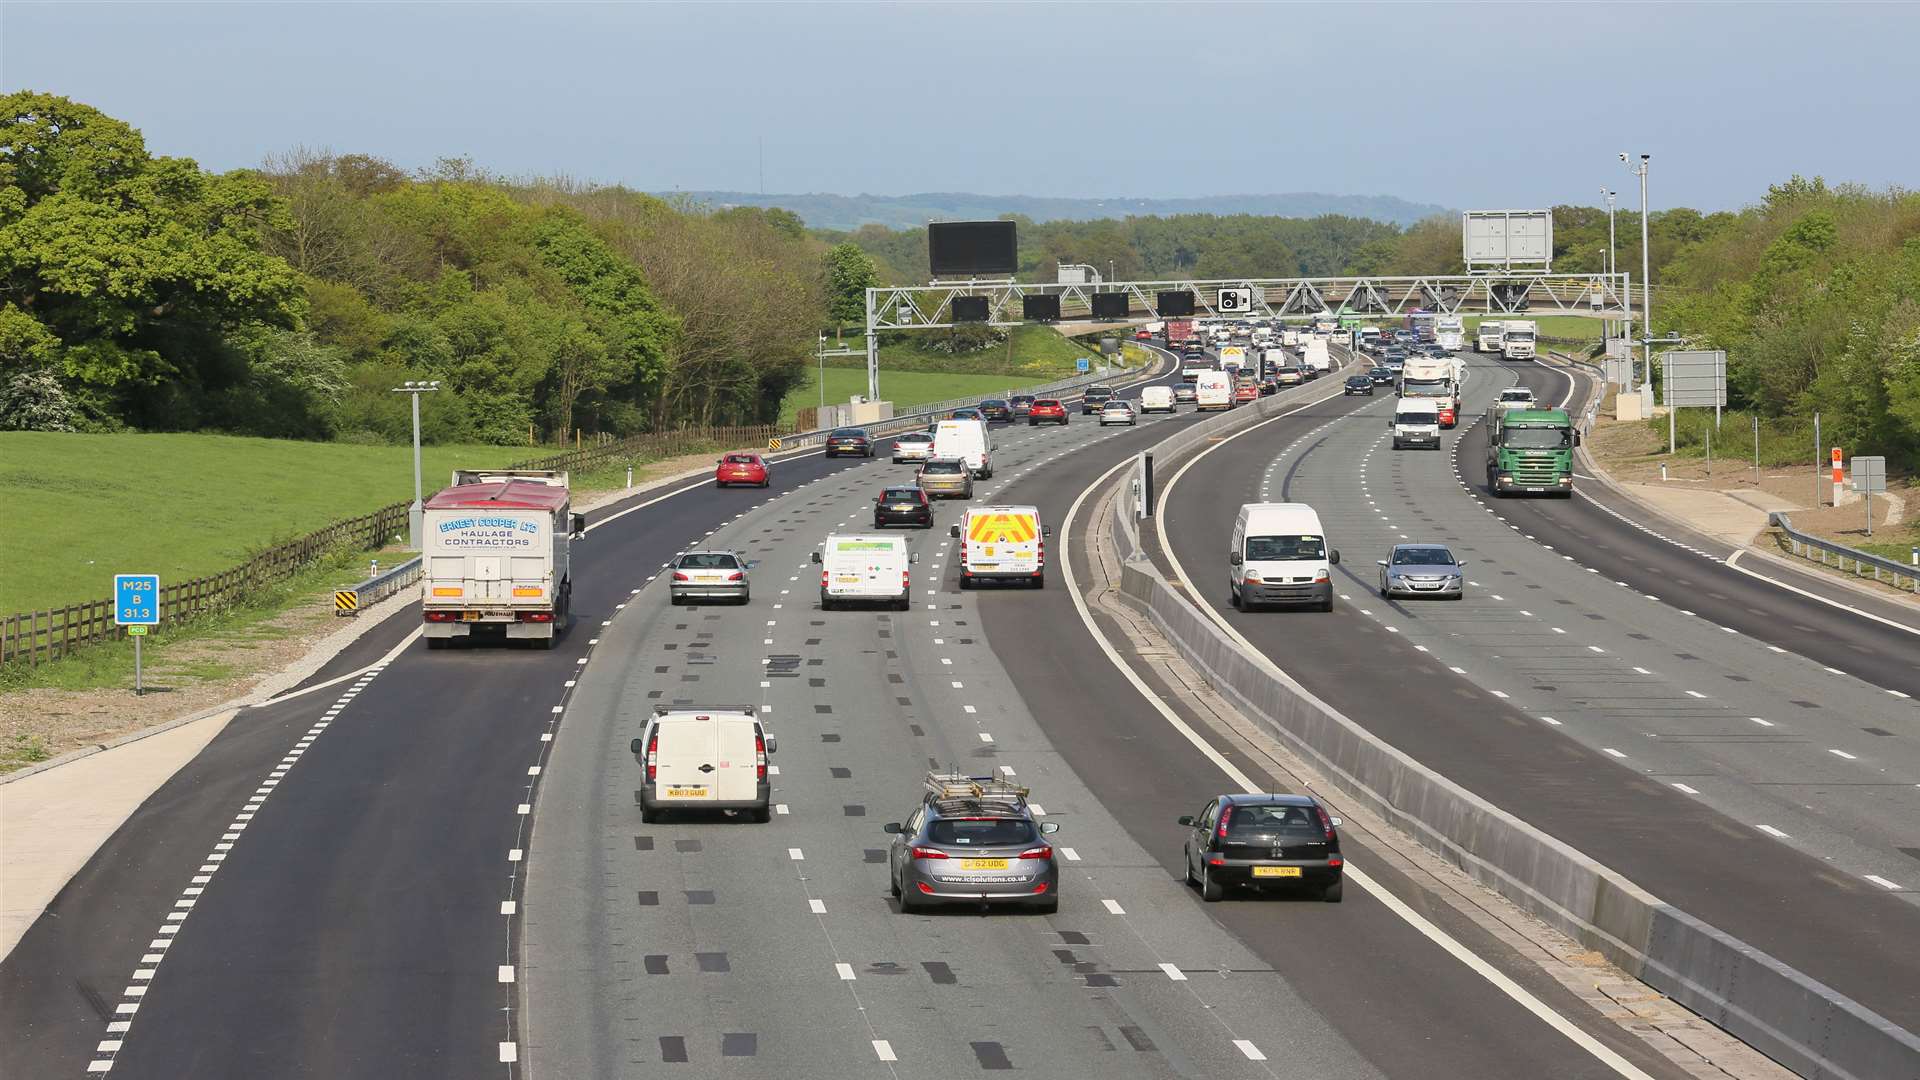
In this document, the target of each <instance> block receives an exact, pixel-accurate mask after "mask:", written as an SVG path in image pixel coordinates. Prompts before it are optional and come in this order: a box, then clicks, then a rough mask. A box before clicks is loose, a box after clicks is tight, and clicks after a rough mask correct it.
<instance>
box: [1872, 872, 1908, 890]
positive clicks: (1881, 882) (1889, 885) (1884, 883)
mask: <svg viewBox="0 0 1920 1080" xmlns="http://www.w3.org/2000/svg"><path fill="white" fill-rule="evenodd" d="M1865 877H1866V879H1867V880H1868V881H1871V882H1873V883H1874V884H1875V885H1878V886H1880V887H1881V888H1883V889H1898V888H1900V886H1898V885H1896V884H1894V883H1893V882H1891V881H1888V880H1887V879H1886V878H1883V877H1881V876H1880V875H1878V874H1867V875H1865Z"/></svg>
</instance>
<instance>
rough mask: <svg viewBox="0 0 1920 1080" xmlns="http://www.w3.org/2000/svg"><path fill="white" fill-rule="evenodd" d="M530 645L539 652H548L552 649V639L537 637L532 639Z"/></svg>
mask: <svg viewBox="0 0 1920 1080" xmlns="http://www.w3.org/2000/svg"><path fill="white" fill-rule="evenodd" d="M530 644H532V646H533V647H534V648H535V649H537V650H539V651H540V652H549V651H551V650H552V649H553V638H552V637H537V638H534V639H533V640H532V642H531V643H530Z"/></svg>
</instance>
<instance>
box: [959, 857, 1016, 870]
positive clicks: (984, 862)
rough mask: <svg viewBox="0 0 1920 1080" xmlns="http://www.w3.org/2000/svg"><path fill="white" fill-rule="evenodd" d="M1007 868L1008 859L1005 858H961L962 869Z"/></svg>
mask: <svg viewBox="0 0 1920 1080" xmlns="http://www.w3.org/2000/svg"><path fill="white" fill-rule="evenodd" d="M1006 868H1007V860H1005V859H961V860H960V869H962V870H1005V869H1006Z"/></svg>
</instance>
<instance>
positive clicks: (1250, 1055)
mask: <svg viewBox="0 0 1920 1080" xmlns="http://www.w3.org/2000/svg"><path fill="white" fill-rule="evenodd" d="M1233 1045H1234V1046H1235V1047H1237V1048H1238V1049H1239V1051H1240V1052H1241V1053H1242V1054H1245V1055H1246V1057H1247V1060H1248V1061H1265V1060H1267V1055H1265V1054H1263V1053H1261V1052H1260V1048H1259V1047H1257V1046H1255V1045H1253V1041H1252V1040H1251V1039H1235V1040H1233Z"/></svg>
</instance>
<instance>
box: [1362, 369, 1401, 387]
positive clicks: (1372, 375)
mask: <svg viewBox="0 0 1920 1080" xmlns="http://www.w3.org/2000/svg"><path fill="white" fill-rule="evenodd" d="M1395 377H1396V376H1395V375H1394V371H1393V369H1392V368H1390V367H1384V366H1382V367H1373V368H1368V369H1367V378H1369V379H1371V380H1373V385H1375V386H1392V385H1393V380H1394V378H1395Z"/></svg>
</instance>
